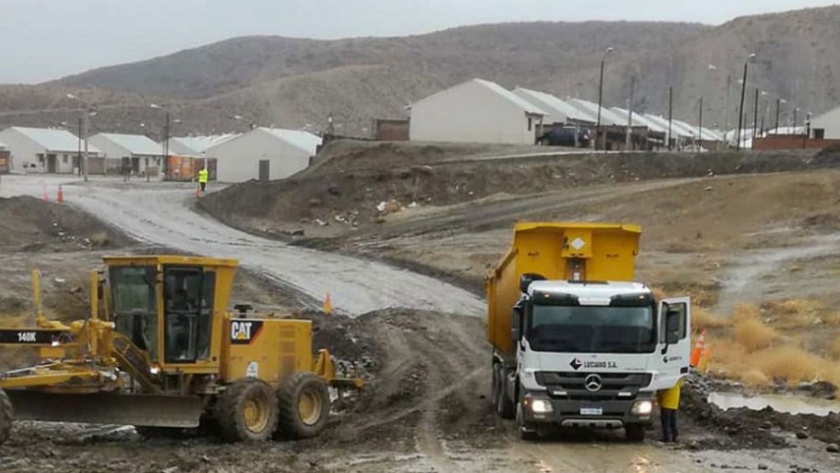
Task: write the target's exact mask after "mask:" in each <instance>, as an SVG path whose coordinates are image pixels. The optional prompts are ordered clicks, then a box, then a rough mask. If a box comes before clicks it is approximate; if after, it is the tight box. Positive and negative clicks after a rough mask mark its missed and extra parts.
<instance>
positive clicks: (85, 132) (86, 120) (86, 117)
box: [82, 106, 90, 182]
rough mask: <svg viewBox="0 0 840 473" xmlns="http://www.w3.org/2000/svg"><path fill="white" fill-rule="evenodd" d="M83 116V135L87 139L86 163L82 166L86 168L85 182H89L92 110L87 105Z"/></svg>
mask: <svg viewBox="0 0 840 473" xmlns="http://www.w3.org/2000/svg"><path fill="white" fill-rule="evenodd" d="M83 118H84V119H83V120H82V121H83V122H84V123H83V128H84V130H83V131H82V135H83V137H84V140H85V159H84V165H83V166H82V167H84V169H85V182H87V181H88V130H89V128H90V111H89V110H88V108H87V106H85V115H84V117H83Z"/></svg>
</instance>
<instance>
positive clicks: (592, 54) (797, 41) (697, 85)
mask: <svg viewBox="0 0 840 473" xmlns="http://www.w3.org/2000/svg"><path fill="white" fill-rule="evenodd" d="M836 24H840V7H828V8H820V9H810V10H801V11H794V12H788V13H782V14H773V15H762V16H754V17H745V18H739V19H735V20H733V21H731V22H729V23H727V24H724V25H722V26H719V27H715V28H712V27H708V26H703V25H698V24H685V23H633V22H586V23H510V24H500V25H481V26H471V27H461V28H455V29H450V30H445V31H440V32H436V33H431V34H426V35H418V36H407V37H398V38H356V39H344V40H336V41H320V40H308V39H293V38H283V37H271V36H254V37H242V38H236V39H231V40H227V41H222V42H219V43H215V44H211V45H208V46H204V47H200V48H195V49H190V50H185V51H181V52H178V53H175V54H172V55H169V56H164V57H159V58H154V59H150V60H148V61H142V62H138V63H133V64H125V65H118V66H112V67H107V68H102V69H97V70H93V71H89V72H86V73H83V74H79V75H75V76H69V77H65V78H63V79H60V80H57V81H54V82H51V83H48V84H43V85H39V86H34V90H35V91H37V92H38V93H41V94H43V95H45V96H46V98H44V99H43V100H39V104H43V103H50V102H51V99H52V100H54V99H56V97H58V98H60V97H62V96H63V91H64V90H65V89H72V90H78V89H80V88H87V89H92V91H91V92H89V95H92V96H94V97H97V96H100V95H102V96H104V97H105V99H107V100H108V101H109V102H108V103H109V104H110V106H106V107H105V110H103V111H102V112H101V113H100V114H99V115H98V116H97V120H96V121H95V123H93V127H94V129H96V128H97V127H98V126H100V125H101V124H103V123H107V124H108V125H109V126H110V127H111V128H114V129H116V130H118V131H139V132H146V133H151V134H155V133H157V132H156V131H154V130H151V131H150V130H149V127H148V126H147V127H140V123H144V124H146V123H148V122H152V123H154V124H155V125H154V126H152V127H151V128H154V129H159V128H160V124H159V122H160V121H161V120H162V115H161V113H160V111H158V110H154V109H148V102H151V101H156V103H161V102H162V103H165V104H166V105H167V106H168V107H169V108H170V109H171V110H172V112H173V115H175V116H177V117H178V118H179V119H180V120H181V123H180V124H179V125H178V129H176V130H175V132H176V133H178V132H181V133H185V132H191V131H200V132H213V131H216V132H221V131H226V130H231V129H234V130H243V129H247V127H248V126H249V124H250V123H259V124H263V125H271V124H274V125H277V126H292V127H302V126H304V125H307V124H309V125H311V128H314V129H319V128H322V127H324V126H325V121H326V116H327V114H328V113H333V114H334V116H335V117H336V123H337V124H341V125H342V128H341V129H339V131H342V132H345V133H356V134H364V133H366V132H367V129H369V128H370V123H371V119H372V118H374V117H380V118H382V117H389V118H390V117H401V116H404V115H405V109H404V107H405V105H406V104H408V103H409V102H411V101H414V100H417V99H420V98H422V97H424V96H426V95H428V94H431V93H434V92H436V91H438V90H440V89H442V88H445V87H448V86H451V85H454V84H457V83H459V82H461V81H464V80H467V79H470V78H473V77H482V78H485V79H489V80H493V81H496V82H499V83H500V84H502V85H503V86H506V87H515V86H517V85H520V86H525V87H531V88H537V89H542V90H546V91H549V92H553V93H556V94H558V95H560V96H565V95H575V96H579V97H583V98H589V99H591V100H595V99H597V87H598V72H599V67H598V66H599V63H600V60H601V56H602V53H603V50H604V49H605V48H606V47H608V46H613V47H615V54H614V55H612V56H611V57H610V58H609V59H608V61H607V68H606V78H605V87H604V88H605V103H607V104H610V105H625V104H626V100H627V97H628V95H629V88H630V81H631V77H632V76H633V75H635V76H636V77H637V89H636V94H635V100H634V103H635V108H636V109H637V110H643V111H647V112H653V113H660V114H665V113H667V108H668V107H667V104H668V86H669V85H673V87H674V92H675V93H674V113H675V116H676V117H679V118H683V119H687V120H691V121H696V118H695V117H696V116H697V102H698V98H699V96H700V95H703V96H704V97H705V107H704V108H705V110H704V113H705V114H706V117H707V118H706V122H707V123H711V124H715V123H717V124H718V125H719V126H721V127H722V126H723V121H724V118H723V110H724V104H725V94H726V82H727V75H729V76H730V77H731V84H732V85H731V88H730V96H729V118H728V122H729V125H730V126H732V124H733V123H735V122H736V121H737V111H736V110H737V102H738V98H739V93H740V89H739V87H738V79H739V78H740V76H741V73H742V70H743V61H744V58H745V57H747V56H748V55H749V53H750V52H753V51H755V52H757V53H758V59H757V61H756V63H755V64H754V65H753V67H752V68H751V75H750V79H749V83H750V85H753V84H754V83H755V84H758V85H759V86H760V87H761V88H762V89H763V90H767V91H769V92H771V93H773V94H778V95H780V96H782V97H784V98H786V99H788V100H791V98H793V102H794V103H796V105H797V106H799V107H800V108H802V109H804V110H806V111H807V110H811V111H812V112H814V113H818V112H821V111H823V110H825V109H827V108H829V107H832V106H834V105H836V104H837V103H838V102H840V92H838V88H840V76H838V71H837V70H836V69H837V66H836V65H837V64H840V50H838V49H837V48H836V44H840V29H837V28H835V27H834V26H833V25H836ZM710 64H711V65H714V66H715V67H716V69H715V70H712V69H710V68H709V65H710ZM9 87H18V86H0V98H2V97H3V94H4V93H7V92H5V91H7V90H8V88H9ZM28 93H29V94H32V93H34V92H32V91H30V92H28ZM122 94H128V95H127V96H125V99H124V100H119V99H115V97H114V95H117V96H123V95H122ZM3 102H4V103H6V102H9V106H7V107H4V109H3V112H2V113H0V126H5V125H8V124H11V123H17V124H27V125H44V124H56V123H60V122H61V121H66V120H67V117H66V115H67V114H66V113H65V114H64V115H62V114H61V113H60V112H40V113H36V114H32V113H30V114H27V115H25V116H17V115H16V113H15V110H20V109H33V108H41V107H43V108H47V107H46V105H39V106H38V107H34V106H32V105H29V103H28V102H27V103H19V102H21V101H14V100H3ZM104 103H105V102H103V104H104ZM748 103H750V106H749V107H748V109H747V111H748V112H749V113H750V115H752V106H751V100H750V101H748ZM768 105H769V101H768V102H763V103H762V105H761V106H760V110H761V112H762V114H763V113H764V112H766V111H767V106H768ZM771 109H772V107H771ZM237 115H238V116H241V117H242V119H240V120H236V119H234V116H237ZM770 115H773V113H771V114H770ZM803 115H804V112H803V114H802V115H800V116H803ZM69 117H70V119H73V115H72V114H71V115H69ZM117 124H119V125H117Z"/></svg>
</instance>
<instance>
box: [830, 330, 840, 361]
mask: <svg viewBox="0 0 840 473" xmlns="http://www.w3.org/2000/svg"><path fill="white" fill-rule="evenodd" d="M831 353H832V354H833V355H834V357H835V358H837V359H840V335H838V336H837V337H836V338H835V339H834V343H832V344H831Z"/></svg>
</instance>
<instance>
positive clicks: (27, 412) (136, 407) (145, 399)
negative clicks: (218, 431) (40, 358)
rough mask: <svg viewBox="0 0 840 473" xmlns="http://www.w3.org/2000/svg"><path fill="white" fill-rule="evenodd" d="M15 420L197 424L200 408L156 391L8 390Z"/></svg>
mask: <svg viewBox="0 0 840 473" xmlns="http://www.w3.org/2000/svg"><path fill="white" fill-rule="evenodd" d="M6 393H7V394H8V395H9V399H10V400H11V401H12V409H13V410H14V417H15V420H38V421H47V422H78V423H85V424H118V425H136V426H148V427H179V428H193V427H198V422H199V418H200V417H201V413H202V412H203V410H204V409H203V407H204V406H203V404H202V402H201V399H199V398H198V397H195V396H164V395H159V394H106V393H98V394H53V393H45V392H38V391H24V390H8V391H6Z"/></svg>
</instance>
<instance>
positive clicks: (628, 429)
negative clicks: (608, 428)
mask: <svg viewBox="0 0 840 473" xmlns="http://www.w3.org/2000/svg"><path fill="white" fill-rule="evenodd" d="M624 438H626V439H627V440H628V441H630V442H644V441H645V426H644V424H628V425H625V426H624Z"/></svg>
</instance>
